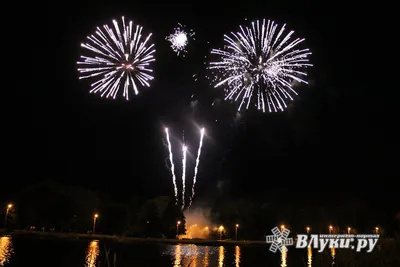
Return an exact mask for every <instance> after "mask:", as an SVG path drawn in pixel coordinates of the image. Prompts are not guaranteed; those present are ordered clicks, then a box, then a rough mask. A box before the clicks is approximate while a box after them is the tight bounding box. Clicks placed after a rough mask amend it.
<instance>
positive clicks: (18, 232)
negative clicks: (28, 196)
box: [0, 230, 269, 246]
mask: <svg viewBox="0 0 400 267" xmlns="http://www.w3.org/2000/svg"><path fill="white" fill-rule="evenodd" d="M0 234H1V233H0ZM9 234H10V235H12V236H15V237H17V236H18V237H25V238H32V237H33V238H42V239H43V238H50V239H65V240H67V239H70V240H76V239H81V240H93V239H96V240H100V241H106V242H108V243H124V244H132V243H141V244H143V243H161V244H194V245H203V246H221V245H223V246H235V245H239V246H249V245H250V246H256V245H257V246H269V244H267V243H266V242H265V241H256V240H255V241H252V240H238V241H236V240H204V239H188V240H178V239H167V238H137V237H121V236H111V235H101V234H95V235H91V234H76V233H55V232H40V231H26V230H16V231H13V232H11V233H9Z"/></svg>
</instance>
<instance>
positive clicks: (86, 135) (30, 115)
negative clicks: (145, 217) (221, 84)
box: [2, 0, 398, 202]
mask: <svg viewBox="0 0 400 267" xmlns="http://www.w3.org/2000/svg"><path fill="white" fill-rule="evenodd" d="M141 2H143V3H141ZM226 3H227V4H223V3H217V2H216V1H214V2H203V1H198V2H193V3H191V2H182V3H180V2H168V3H167V2H158V3H157V2H155V1H119V0H115V1H107V2H103V1H84V3H79V4H78V2H76V3H75V2H69V1H68V2H67V1H65V3H64V4H63V3H62V2H54V3H53V4H52V5H49V6H47V7H46V8H43V9H42V10H41V11H42V12H45V13H46V15H45V16H43V17H42V18H41V19H40V22H39V20H38V22H37V24H35V22H34V21H31V23H32V25H29V23H28V24H26V25H27V26H26V27H30V26H31V27H37V28H36V29H40V30H37V31H29V32H30V35H29V36H30V37H29V38H30V42H29V44H28V45H27V46H26V44H22V46H25V49H27V50H26V51H28V53H29V54H31V55H33V57H34V58H35V60H36V59H38V61H35V62H36V63H35V64H32V65H31V66H30V68H31V71H30V72H29V75H31V74H33V75H32V77H33V78H32V79H31V80H29V82H18V81H19V80H16V82H15V86H14V87H13V88H15V90H16V92H17V95H18V97H19V99H20V100H19V101H17V102H18V104H17V105H16V106H15V108H14V109H13V111H12V112H10V114H11V115H10V116H9V117H10V118H9V119H7V121H6V124H7V125H8V127H7V130H6V131H7V134H6V136H7V140H5V142H7V143H8V145H7V150H6V151H7V161H6V163H7V164H6V166H5V170H4V171H5V173H7V174H6V175H4V177H5V178H6V179H5V180H7V181H6V182H5V183H6V184H8V183H9V184H8V186H9V187H16V186H18V185H20V184H23V183H25V182H32V181H35V180H37V181H40V180H43V179H51V180H55V181H61V182H63V183H69V184H73V185H83V186H86V187H90V188H93V189H96V190H100V191H107V192H109V193H110V194H111V195H113V196H115V197H116V198H118V197H121V196H123V195H131V194H137V195H140V196H142V197H151V196H158V195H171V194H172V182H171V176H170V173H169V170H168V169H167V168H166V167H165V160H166V157H167V150H166V148H165V147H164V145H163V142H162V140H163V137H164V127H165V126H168V127H170V129H171V131H172V132H171V134H172V135H173V136H174V137H175V138H177V139H179V138H181V136H182V131H185V139H186V141H187V143H188V145H189V146H190V147H191V151H192V152H193V154H195V153H196V150H197V145H198V135H197V131H198V128H197V127H200V126H204V127H205V128H206V129H207V137H206V139H205V141H204V146H203V155H202V159H201V163H200V164H201V165H200V171H199V175H198V187H197V194H198V196H199V198H202V197H206V196H207V194H208V193H209V192H213V191H215V190H219V191H220V192H221V193H222V194H226V195H229V196H251V195H262V194H264V193H266V192H269V191H271V190H275V189H285V190H289V191H293V192H296V196H297V195H299V194H301V193H302V192H317V193H318V194H317V195H318V196H321V197H323V196H325V197H326V199H332V198H334V199H335V198H337V199H340V200H342V199H344V200H345V199H346V198H345V196H346V197H347V196H348V195H357V196H358V195H360V196H363V197H366V198H371V197H372V198H373V196H374V194H382V191H383V190H384V191H385V192H394V190H395V187H394V186H392V185H391V184H392V181H395V178H396V177H397V178H398V170H397V168H396V167H397V166H396V164H395V163H396V160H395V159H396V153H397V151H398V149H397V140H396V136H397V134H396V130H395V129H396V125H395V123H394V121H396V119H397V118H396V116H395V115H394V112H392V110H393V107H392V105H391V104H389V103H390V102H392V101H393V92H394V91H395V90H397V89H396V88H395V87H393V86H390V87H385V86H384V85H383V82H382V79H381V78H379V77H378V76H379V75H377V72H378V71H380V67H379V64H378V60H379V59H377V55H378V54H379V53H378V50H379V49H380V48H378V47H377V43H379V41H378V40H376V39H375V38H372V37H373V35H372V33H371V31H374V29H373V28H371V25H373V20H372V18H370V17H369V15H368V14H367V13H368V12H367V11H365V12H354V11H355V10H356V6H355V7H354V8H353V7H347V8H343V3H338V2H337V3H336V4H335V5H333V6H329V5H328V4H327V3H325V2H321V1H315V3H314V2H313V1H307V2H306V1H295V3H292V2H291V1H260V2H257V1H237V4H234V3H233V2H232V1H230V4H228V3H229V2H226ZM363 8H364V9H365V10H371V8H372V7H367V6H364V7H363ZM122 15H124V16H125V17H126V18H127V19H132V20H133V21H134V22H137V23H138V24H140V25H142V26H144V27H145V30H146V31H147V32H152V33H153V34H154V38H153V41H154V42H155V44H156V49H157V54H156V64H155V65H154V66H155V68H154V70H155V82H154V83H153V84H152V87H151V88H150V89H141V95H139V96H138V97H135V98H134V99H132V100H131V101H129V102H128V101H125V100H123V99H120V100H107V99H101V98H100V97H99V96H97V95H92V94H89V92H88V91H89V82H88V81H82V80H78V72H77V70H76V61H77V60H78V59H79V56H80V54H81V52H82V49H81V47H80V43H81V42H83V41H84V40H85V38H86V36H87V35H88V34H91V33H92V32H93V31H94V30H95V27H96V26H100V25H103V24H109V23H111V20H112V19H119V18H120V16H122ZM246 18H248V20H247V21H246V20H245V19H246ZM262 18H267V19H272V20H274V21H276V22H278V23H279V24H282V23H287V27H288V28H290V29H293V30H295V31H296V36H299V37H305V38H306V44H307V46H308V47H309V48H310V49H311V50H312V52H313V56H312V58H311V60H312V63H313V64H314V65H315V66H314V67H313V68H312V69H311V70H310V72H309V79H310V85H309V86H300V87H299V88H298V92H299V96H298V97H297V98H296V99H295V101H294V102H293V103H292V104H291V105H290V107H289V109H288V110H287V111H285V112H283V113H273V114H259V113H256V112H248V113H246V114H243V116H242V121H239V122H237V121H235V112H234V107H235V106H234V104H229V103H221V104H220V105H218V106H217V107H211V103H212V102H213V101H214V100H215V99H217V98H218V97H219V95H218V91H217V90H216V89H213V88H210V87H207V85H206V83H205V81H202V80H200V81H198V82H194V81H193V78H192V75H193V74H194V73H202V72H203V69H204V63H203V62H204V60H205V59H204V57H205V56H207V55H208V54H209V51H210V49H211V48H215V47H219V46H221V45H222V40H223V34H225V33H228V32H229V31H234V30H237V29H238V26H239V25H240V24H246V23H249V22H250V21H252V20H255V19H262ZM178 22H180V23H183V24H185V25H187V27H188V28H192V29H194V31H195V32H196V40H195V42H193V43H192V44H190V45H189V47H188V51H189V52H188V54H187V57H186V58H179V57H177V56H176V54H175V53H174V52H173V51H172V50H171V49H170V47H169V43H168V42H167V41H165V36H166V35H168V34H169V33H171V31H172V30H173V28H174V27H175V26H176V24H177V23H178ZM360 44H362V45H360ZM26 47H28V48H26ZM371 65H372V66H377V69H378V70H376V71H373V70H371V69H370V68H369V67H368V66H371ZM382 71H383V70H382ZM192 95H194V97H193V98H192ZM194 100H197V101H198V102H197V103H198V104H197V106H196V107H197V109H196V110H195V112H194V113H193V110H192V108H191V102H192V101H194ZM11 101H13V100H11ZM216 120H217V122H216ZM175 142H176V143H175V144H178V143H177V140H175ZM8 147H10V149H9V150H8ZM175 151H176V163H177V165H180V164H179V155H178V153H177V152H178V151H179V147H178V145H175ZM397 158H398V157H397ZM191 166H193V163H192V165H191ZM190 169H191V168H190ZM178 173H180V172H178ZM9 187H8V188H9ZM4 188H6V186H4ZM4 188H3V189H4ZM2 191H3V190H2ZM6 191H7V190H4V191H3V192H6ZM377 191H378V192H377ZM299 192H301V193H299ZM326 192H331V193H329V194H325V193H326ZM293 194H295V193H293ZM306 195H308V196H310V193H307V194H306ZM311 196H312V194H311ZM310 198H312V197H310ZM389 198H392V197H391V194H387V197H386V198H380V199H381V200H383V201H385V202H386V201H389ZM393 199H394V197H393ZM327 201H328V200H327Z"/></svg>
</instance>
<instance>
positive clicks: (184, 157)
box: [182, 144, 187, 210]
mask: <svg viewBox="0 0 400 267" xmlns="http://www.w3.org/2000/svg"><path fill="white" fill-rule="evenodd" d="M186 152H187V147H186V146H185V144H183V145H182V210H183V209H184V208H185V190H186Z"/></svg>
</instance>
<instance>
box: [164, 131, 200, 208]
mask: <svg viewBox="0 0 400 267" xmlns="http://www.w3.org/2000/svg"><path fill="white" fill-rule="evenodd" d="M204 133H205V129H204V128H202V129H201V130H200V143H199V148H198V151H197V158H196V165H195V167H194V176H193V187H192V192H191V193H192V194H191V197H190V203H189V205H188V208H190V206H191V205H192V201H193V198H194V194H195V185H196V179H197V174H198V171H199V165H200V155H201V149H202V147H203V139H204ZM165 134H166V137H167V143H168V145H167V146H168V152H169V162H170V165H171V166H170V170H171V174H172V182H173V185H174V193H175V205H177V204H178V187H177V183H176V175H175V165H174V160H173V154H172V145H171V141H170V137H169V131H168V128H165ZM181 151H182V206H181V207H182V210H183V209H184V208H185V205H186V201H185V195H186V169H187V152H188V148H187V146H186V144H185V140H183V141H182V145H181Z"/></svg>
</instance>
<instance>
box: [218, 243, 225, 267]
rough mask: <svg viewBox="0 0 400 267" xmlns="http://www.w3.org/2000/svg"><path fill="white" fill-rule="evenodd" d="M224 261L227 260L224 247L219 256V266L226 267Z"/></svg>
mask: <svg viewBox="0 0 400 267" xmlns="http://www.w3.org/2000/svg"><path fill="white" fill-rule="evenodd" d="M224 259H225V248H224V246H220V247H219V254H218V266H219V267H223V266H224Z"/></svg>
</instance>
